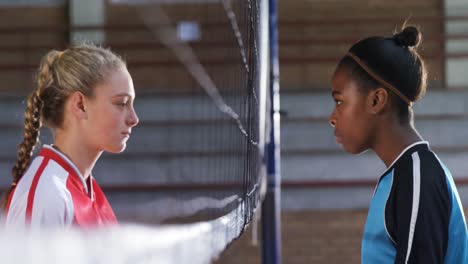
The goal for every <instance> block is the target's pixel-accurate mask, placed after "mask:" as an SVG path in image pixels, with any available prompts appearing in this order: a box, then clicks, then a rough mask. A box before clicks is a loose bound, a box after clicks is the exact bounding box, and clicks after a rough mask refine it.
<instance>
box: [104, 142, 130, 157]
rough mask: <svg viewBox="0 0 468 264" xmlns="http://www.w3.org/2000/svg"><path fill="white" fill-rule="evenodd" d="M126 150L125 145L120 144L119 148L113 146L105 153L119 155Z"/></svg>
mask: <svg viewBox="0 0 468 264" xmlns="http://www.w3.org/2000/svg"><path fill="white" fill-rule="evenodd" d="M126 148H127V144H125V143H122V144H121V145H119V146H113V147H112V148H108V149H107V150H106V152H109V153H113V154H119V153H122V152H124V150H125V149H126Z"/></svg>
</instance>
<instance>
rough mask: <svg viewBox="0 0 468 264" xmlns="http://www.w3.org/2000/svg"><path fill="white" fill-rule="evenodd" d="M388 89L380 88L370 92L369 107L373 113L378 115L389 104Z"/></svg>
mask: <svg viewBox="0 0 468 264" xmlns="http://www.w3.org/2000/svg"><path fill="white" fill-rule="evenodd" d="M389 99H390V98H389V94H388V91H387V89H385V88H382V87H379V88H377V89H375V90H372V91H370V92H369V96H368V102H369V103H368V107H369V110H370V112H371V113H374V114H378V113H380V112H382V111H383V109H384V108H385V106H386V105H387V104H388V102H389Z"/></svg>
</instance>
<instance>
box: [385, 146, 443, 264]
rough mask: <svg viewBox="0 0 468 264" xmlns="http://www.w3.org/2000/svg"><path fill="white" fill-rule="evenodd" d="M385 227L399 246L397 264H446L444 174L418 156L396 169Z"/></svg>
mask: <svg viewBox="0 0 468 264" xmlns="http://www.w3.org/2000/svg"><path fill="white" fill-rule="evenodd" d="M394 181H395V182H394V185H393V186H392V192H391V194H390V197H389V201H388V204H387V206H388V207H387V208H386V226H387V227H388V229H389V235H390V236H391V238H392V239H393V242H394V243H395V246H396V258H395V263H425V264H430V263H443V262H444V256H445V251H446V248H447V240H448V224H449V212H450V202H449V198H448V191H447V187H446V185H445V184H444V183H445V174H444V172H443V170H442V169H441V167H440V164H439V163H438V162H436V161H434V162H427V159H425V158H424V155H423V157H421V154H420V153H418V152H415V153H413V154H412V155H411V156H408V157H407V158H405V159H404V160H402V162H401V163H400V164H399V165H398V166H397V167H395V171H394Z"/></svg>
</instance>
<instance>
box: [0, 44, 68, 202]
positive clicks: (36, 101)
mask: <svg viewBox="0 0 468 264" xmlns="http://www.w3.org/2000/svg"><path fill="white" fill-rule="evenodd" d="M59 54H60V52H57V51H51V52H49V54H47V55H46V56H45V57H44V59H43V60H42V61H41V65H40V67H39V70H38V72H37V76H36V85H37V86H36V89H35V90H34V91H33V92H32V93H31V94H30V95H29V97H28V99H27V103H26V110H25V112H24V131H23V141H22V142H21V143H20V144H19V146H18V152H17V158H16V163H15V165H14V166H13V168H12V177H13V182H12V184H11V186H10V188H9V190H7V192H6V193H5V195H4V197H3V199H2V201H1V202H0V206H2V208H5V206H6V203H7V202H8V198H9V197H10V194H11V192H12V191H13V189H14V187H15V186H16V184H17V183H18V181H19V180H20V179H21V177H22V176H23V174H24V172H25V171H26V169H27V168H28V166H29V164H30V162H31V157H32V154H33V152H34V148H35V147H36V145H38V143H39V135H40V128H41V126H42V122H41V112H42V107H43V101H42V99H41V93H42V91H44V90H45V89H47V88H48V87H50V86H51V85H53V72H52V70H53V69H52V67H53V64H54V62H55V60H56V59H57V58H58V57H59Z"/></svg>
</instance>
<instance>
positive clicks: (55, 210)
mask: <svg viewBox="0 0 468 264" xmlns="http://www.w3.org/2000/svg"><path fill="white" fill-rule="evenodd" d="M72 223H73V202H72V199H71V195H70V193H69V192H68V191H66V190H61V191H47V190H41V191H39V190H37V192H36V195H35V198H34V206H33V210H32V212H31V227H36V226H37V227H40V228H44V227H59V228H60V227H69V226H71V225H72Z"/></svg>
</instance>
